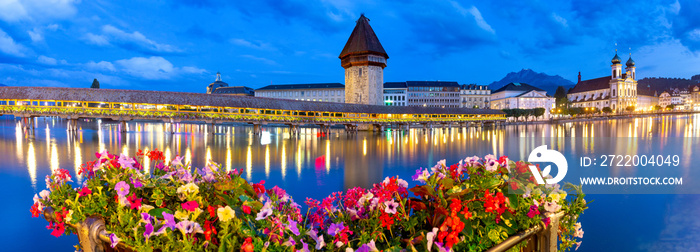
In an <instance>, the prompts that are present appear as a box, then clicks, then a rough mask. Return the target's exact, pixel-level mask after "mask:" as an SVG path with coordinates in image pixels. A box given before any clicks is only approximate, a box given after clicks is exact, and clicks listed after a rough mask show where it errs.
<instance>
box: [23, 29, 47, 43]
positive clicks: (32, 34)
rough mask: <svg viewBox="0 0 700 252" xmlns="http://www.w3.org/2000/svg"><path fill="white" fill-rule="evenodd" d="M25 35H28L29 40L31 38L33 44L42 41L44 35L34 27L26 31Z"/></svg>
mask: <svg viewBox="0 0 700 252" xmlns="http://www.w3.org/2000/svg"><path fill="white" fill-rule="evenodd" d="M27 34H29V38H31V39H32V41H33V42H39V41H42V40H44V35H43V34H42V32H41V30H40V29H39V28H36V27H35V28H34V29H32V30H29V31H27Z"/></svg>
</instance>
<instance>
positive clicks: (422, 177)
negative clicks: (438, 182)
mask: <svg viewBox="0 0 700 252" xmlns="http://www.w3.org/2000/svg"><path fill="white" fill-rule="evenodd" d="M412 178H413V181H418V182H421V183H423V184H425V183H428V178H430V171H428V169H425V170H423V169H422V168H421V169H418V170H416V174H415V175H413V177H412Z"/></svg>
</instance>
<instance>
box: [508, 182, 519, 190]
mask: <svg viewBox="0 0 700 252" xmlns="http://www.w3.org/2000/svg"><path fill="white" fill-rule="evenodd" d="M509 184H510V189H513V190H518V188H519V187H518V183H515V181H511V182H510V183H509Z"/></svg>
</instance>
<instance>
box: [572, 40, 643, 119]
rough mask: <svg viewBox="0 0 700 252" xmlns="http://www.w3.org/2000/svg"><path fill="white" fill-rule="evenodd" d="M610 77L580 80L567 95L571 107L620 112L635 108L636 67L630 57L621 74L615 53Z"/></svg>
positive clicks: (619, 63) (620, 67)
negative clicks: (607, 108) (608, 108)
mask: <svg viewBox="0 0 700 252" xmlns="http://www.w3.org/2000/svg"><path fill="white" fill-rule="evenodd" d="M611 62H612V65H611V66H610V68H611V75H610V76H606V77H600V78H596V79H590V80H583V81H582V80H581V73H580V72H579V75H578V83H576V86H574V88H572V89H571V90H570V91H569V93H568V94H567V98H568V99H569V101H570V102H571V106H572V107H579V108H584V107H585V108H591V107H594V108H597V109H599V110H602V109H603V108H605V107H610V109H612V111H616V112H622V111H624V110H625V109H627V108H628V107H635V108H636V107H637V80H636V77H637V76H636V75H637V73H636V67H635V63H634V60H632V55H630V58H629V59H628V60H627V63H626V64H625V65H626V68H625V72H624V73H623V72H622V64H621V62H622V59H620V56H618V55H617V52H616V53H615V56H614V57H613V59H612V61H611Z"/></svg>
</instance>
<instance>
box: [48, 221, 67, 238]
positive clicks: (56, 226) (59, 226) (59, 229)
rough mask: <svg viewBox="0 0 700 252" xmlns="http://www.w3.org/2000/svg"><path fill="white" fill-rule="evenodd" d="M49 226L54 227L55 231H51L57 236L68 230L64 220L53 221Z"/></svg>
mask: <svg viewBox="0 0 700 252" xmlns="http://www.w3.org/2000/svg"><path fill="white" fill-rule="evenodd" d="M49 227H51V228H53V231H51V235H53V236H56V237H59V236H61V235H63V233H65V232H66V226H65V225H64V224H63V222H60V223H51V224H49Z"/></svg>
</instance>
